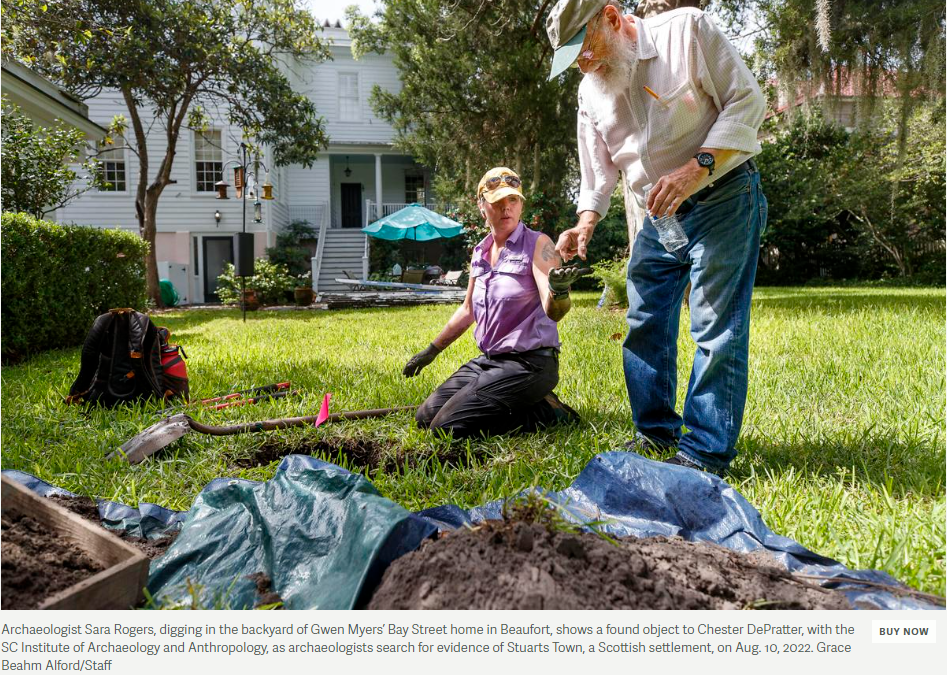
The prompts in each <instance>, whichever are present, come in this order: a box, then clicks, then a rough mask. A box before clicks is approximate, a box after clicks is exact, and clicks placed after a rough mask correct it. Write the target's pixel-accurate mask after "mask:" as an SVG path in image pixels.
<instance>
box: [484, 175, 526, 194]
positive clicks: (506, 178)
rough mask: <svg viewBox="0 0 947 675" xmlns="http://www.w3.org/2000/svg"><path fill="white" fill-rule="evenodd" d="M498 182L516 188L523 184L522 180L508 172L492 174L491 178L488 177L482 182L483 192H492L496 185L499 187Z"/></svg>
mask: <svg viewBox="0 0 947 675" xmlns="http://www.w3.org/2000/svg"><path fill="white" fill-rule="evenodd" d="M500 183H505V184H506V185H509V186H510V187H511V188H518V187H519V186H520V185H522V184H523V181H521V180H520V179H519V177H518V176H511V175H509V174H503V175H502V176H494V177H493V178H488V179H487V180H486V181H485V182H484V184H483V189H484V192H486V191H490V192H492V191H494V190H496V189H497V188H498V187H500Z"/></svg>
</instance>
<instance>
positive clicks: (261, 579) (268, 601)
mask: <svg viewBox="0 0 947 675" xmlns="http://www.w3.org/2000/svg"><path fill="white" fill-rule="evenodd" d="M247 579H249V580H250V581H252V582H253V583H255V584H256V595H257V599H256V604H255V605H254V607H265V606H267V605H276V604H279V607H275V608H274V609H284V607H283V598H281V597H280V596H279V593H276V592H275V591H274V590H273V580H272V579H270V578H269V577H268V576H267V575H266V574H265V573H263V572H256V573H255V574H249V575H247Z"/></svg>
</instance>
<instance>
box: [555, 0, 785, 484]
mask: <svg viewBox="0 0 947 675" xmlns="http://www.w3.org/2000/svg"><path fill="white" fill-rule="evenodd" d="M546 31H547V33H548V35H549V40H550V42H551V43H552V47H553V49H554V50H555V53H554V55H553V65H552V73H551V75H550V79H551V78H553V77H556V76H557V75H559V74H560V73H561V72H563V71H564V70H565V69H566V68H568V67H569V66H570V65H572V64H573V63H575V62H577V63H578V67H579V68H580V69H581V70H582V72H583V73H584V75H585V77H584V78H583V79H582V83H581V84H580V85H579V112H578V118H579V119H578V139H579V163H580V167H581V191H580V193H579V204H578V214H579V222H578V224H577V225H576V226H575V227H573V228H571V229H569V230H566V231H565V232H563V233H562V234H561V235H560V237H559V241H558V242H557V244H556V250H557V251H558V252H559V254H560V255H561V256H562V258H563V259H564V260H570V259H571V258H572V257H574V256H575V255H578V256H579V257H580V258H582V259H585V255H586V247H587V245H588V242H589V240H590V239H591V238H592V233H593V232H594V231H595V225H596V223H597V222H598V221H599V219H600V218H601V217H603V216H604V215H605V213H606V211H607V210H608V204H609V198H610V197H611V193H612V190H613V189H614V187H615V182H616V180H617V177H618V172H619V171H622V172H623V173H624V174H625V180H626V181H628V182H629V184H630V185H631V190H632V192H633V193H634V195H635V198H636V199H637V201H638V205H639V206H641V207H642V208H643V209H645V210H647V212H648V213H650V214H654V215H655V216H657V215H664V214H669V215H670V214H676V215H677V217H678V219H679V221H680V223H681V226H682V228H683V230H684V233H685V234H686V236H687V240H688V241H687V244H686V245H684V246H683V247H681V248H678V249H676V250H674V251H668V250H666V249H665V248H664V246H662V244H661V243H660V242H659V241H658V233H657V231H656V230H655V227H654V224H653V223H652V221H651V217H650V216H648V217H646V218H645V219H644V223H643V227H642V229H641V231H640V233H639V234H638V236H637V237H636V238H635V241H634V245H633V248H632V254H631V260H630V262H629V264H628V278H627V286H628V303H629V307H628V337H627V338H626V339H625V342H624V345H623V366H624V371H625V383H626V386H627V388H628V398H629V400H630V402H631V410H632V416H633V418H634V422H635V426H636V428H637V438H636V439H635V440H634V441H633V442H632V444H630V445H631V447H642V446H644V445H650V446H654V447H656V448H657V449H659V450H664V451H674V452H675V454H674V455H673V456H672V457H671V458H670V459H668V460H666V461H667V462H669V463H671V464H678V465H683V466H687V467H691V468H696V469H704V470H708V471H712V472H714V473H718V474H722V473H723V472H724V471H725V470H726V469H727V467H728V466H729V464H730V462H731V460H732V459H733V458H734V456H736V449H735V447H734V446H735V444H736V441H737V437H738V436H739V433H740V426H741V424H742V422H743V409H744V406H745V403H746V393H747V371H748V348H749V335H750V298H751V295H752V292H753V281H754V279H755V278H756V263H757V256H758V252H759V242H760V234H761V233H762V230H763V228H764V227H765V225H766V208H767V207H766V198H765V197H764V196H763V193H762V191H761V189H760V181H759V174H758V172H757V170H756V165H755V164H754V162H753V160H752V157H753V156H754V155H756V154H757V153H759V151H760V146H759V143H758V141H757V139H756V135H757V131H758V129H759V126H760V124H761V123H762V121H763V115H764V111H765V103H764V99H763V95H762V93H761V92H760V89H759V86H758V85H757V83H756V80H755V78H754V77H753V74H752V73H751V72H750V70H749V69H748V68H747V67H746V64H744V63H743V59H742V58H741V57H740V55H739V54H738V53H737V51H736V49H734V47H733V45H731V44H730V43H729V41H728V40H727V38H726V37H725V36H724V35H723V34H722V33H721V32H720V30H719V29H718V28H717V27H716V26H714V24H713V22H712V21H711V20H710V19H709V18H708V17H707V16H706V15H705V14H704V13H703V12H701V11H700V10H697V9H692V8H682V9H678V10H674V11H671V12H667V13H665V14H660V15H658V16H655V17H653V18H650V19H645V20H643V19H639V18H637V17H634V16H623V15H622V14H621V12H620V11H619V9H618V8H617V7H616V6H615V5H613V4H609V3H608V1H607V0H560V1H559V2H558V3H557V4H556V6H555V7H553V9H552V11H551V12H550V14H549V17H548V19H547V22H546ZM688 282H690V284H691V293H690V297H689V299H690V312H691V336H692V337H693V339H694V341H695V342H696V343H697V350H696V353H695V355H694V367H693V370H692V371H691V377H690V382H689V384H688V389H687V398H686V400H685V402H684V415H683V418H682V417H681V416H680V415H678V414H677V412H676V411H675V402H676V393H677V336H678V322H679V318H680V309H681V301H682V299H683V296H684V290H685V288H686V287H687V284H688ZM682 426H683V427H686V428H687V430H688V433H686V434H682V431H683V429H682Z"/></svg>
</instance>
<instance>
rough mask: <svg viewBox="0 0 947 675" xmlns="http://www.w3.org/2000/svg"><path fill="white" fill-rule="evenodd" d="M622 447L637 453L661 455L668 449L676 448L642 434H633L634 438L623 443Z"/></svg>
mask: <svg viewBox="0 0 947 675" xmlns="http://www.w3.org/2000/svg"><path fill="white" fill-rule="evenodd" d="M623 447H624V448H625V450H627V451H629V452H635V453H637V454H639V455H663V454H665V453H667V452H668V451H671V450H675V451H676V450H677V448H676V447H675V446H673V445H663V444H661V443H655V442H654V441H652V440H651V439H650V438H648V437H647V436H645V435H644V434H635V437H634V438H632V439H631V440H630V441H625V442H624V443H623Z"/></svg>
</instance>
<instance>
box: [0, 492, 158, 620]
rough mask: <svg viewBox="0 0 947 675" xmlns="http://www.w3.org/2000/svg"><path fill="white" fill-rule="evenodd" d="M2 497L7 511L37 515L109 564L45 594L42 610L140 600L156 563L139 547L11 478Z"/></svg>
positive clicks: (119, 604) (116, 605)
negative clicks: (84, 577) (73, 582)
mask: <svg viewBox="0 0 947 675" xmlns="http://www.w3.org/2000/svg"><path fill="white" fill-rule="evenodd" d="M0 498H2V503H3V512H4V513H6V512H9V511H12V512H15V513H19V514H21V515H26V516H29V517H31V518H33V519H34V520H36V521H37V522H39V523H40V524H41V525H44V526H46V527H48V528H49V530H50V532H52V533H53V534H54V535H55V536H59V537H62V538H63V539H66V540H68V541H70V542H72V543H73V544H75V545H76V546H78V547H79V548H81V549H82V550H83V551H85V552H86V553H87V554H89V556H91V557H92V559H93V560H95V561H96V562H98V563H100V564H101V565H102V566H103V567H104V568H105V569H104V570H102V571H101V572H99V573H98V574H95V575H93V576H91V577H89V578H88V579H84V580H82V581H80V582H79V583H77V584H74V585H72V586H70V587H69V588H66V589H64V590H62V591H60V592H58V593H56V594H55V595H51V596H50V597H48V598H46V599H45V600H44V601H43V602H42V604H40V605H39V607H37V609H129V608H132V607H135V606H137V605H138V604H140V603H141V601H142V599H143V598H144V594H143V589H144V587H145V584H147V583H148V566H149V564H150V562H151V561H150V560H148V558H147V557H145V556H144V555H142V554H141V552H140V551H138V549H136V548H134V547H133V546H130V545H128V544H126V543H125V542H123V541H121V540H120V539H119V538H118V537H114V536H112V535H110V534H108V533H107V532H105V531H104V530H103V529H102V528H101V527H98V526H96V525H94V524H93V523H90V522H88V521H86V520H85V519H83V518H81V517H80V516H78V515H76V514H74V513H71V512H70V511H68V510H66V509H64V508H62V507H61V506H58V505H57V504H55V503H54V502H52V501H51V500H49V499H44V498H43V497H40V496H38V495H36V494H34V493H33V492H31V491H30V490H28V489H27V488H25V487H23V486H22V485H20V484H19V483H17V482H16V481H13V480H10V479H9V478H7V477H6V476H3V477H2V493H0Z"/></svg>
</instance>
